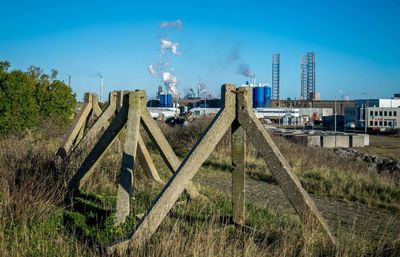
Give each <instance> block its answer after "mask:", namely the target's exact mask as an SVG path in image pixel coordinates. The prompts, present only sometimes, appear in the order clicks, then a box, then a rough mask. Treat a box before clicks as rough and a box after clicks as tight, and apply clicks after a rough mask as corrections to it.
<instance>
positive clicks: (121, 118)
mask: <svg viewBox="0 0 400 257" xmlns="http://www.w3.org/2000/svg"><path fill="white" fill-rule="evenodd" d="M128 97H129V96H128V95H125V96H124V101H125V102H126V103H127V102H128ZM127 115H128V104H124V105H123V106H122V108H121V110H120V111H119V112H118V114H117V115H116V117H115V118H114V119H113V121H112V122H111V123H110V125H109V126H108V127H107V129H106V131H104V133H103V134H102V135H101V137H100V139H99V140H98V142H97V143H96V144H95V146H94V147H93V149H92V150H91V152H90V153H89V155H88V156H87V157H86V159H85V160H84V162H83V163H82V165H81V167H80V168H79V169H78V171H77V172H76V173H75V174H74V176H73V177H72V179H71V180H70V182H69V184H68V194H72V193H74V191H77V190H79V189H80V187H81V186H82V185H83V183H84V182H85V181H86V180H87V178H88V177H89V176H90V174H92V172H93V170H94V168H95V167H96V166H97V164H98V163H99V161H100V160H101V158H102V157H103V156H104V153H105V152H106V150H107V149H108V147H109V146H110V145H111V144H112V143H113V142H114V140H115V139H116V138H117V136H118V134H119V133H120V131H121V130H122V129H123V128H124V126H125V124H126V120H127Z"/></svg>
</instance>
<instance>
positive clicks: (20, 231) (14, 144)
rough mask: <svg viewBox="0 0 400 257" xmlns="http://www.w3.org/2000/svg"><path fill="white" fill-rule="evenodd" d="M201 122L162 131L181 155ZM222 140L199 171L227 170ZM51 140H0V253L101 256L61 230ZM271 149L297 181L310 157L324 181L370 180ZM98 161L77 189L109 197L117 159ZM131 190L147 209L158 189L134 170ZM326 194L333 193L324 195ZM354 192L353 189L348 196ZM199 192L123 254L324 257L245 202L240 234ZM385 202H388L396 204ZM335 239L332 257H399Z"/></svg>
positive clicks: (328, 162)
mask: <svg viewBox="0 0 400 257" xmlns="http://www.w3.org/2000/svg"><path fill="white" fill-rule="evenodd" d="M207 122H208V121H201V120H199V121H198V123H195V124H193V127H187V128H185V127H181V128H178V127H177V128H174V129H170V128H165V131H166V134H167V137H168V139H169V140H170V141H171V143H172V145H173V147H174V149H175V150H176V151H177V152H179V153H180V154H181V156H182V155H184V154H185V153H186V152H187V150H188V149H189V147H190V145H192V144H193V142H194V141H195V140H196V137H198V136H199V135H200V133H201V132H202V130H203V128H204V126H206V125H207ZM194 127H195V128H194ZM177 131H178V132H177ZM177 135H179V137H177ZM177 138H179V140H178V139H177ZM224 140H225V141H224V142H222V143H221V144H220V146H219V147H218V149H217V150H216V151H215V153H213V155H212V156H211V157H210V158H209V160H208V162H207V165H206V167H205V168H203V169H213V170H219V171H226V170H227V169H228V166H229V158H226V157H227V156H229V154H228V152H224V150H222V149H223V148H224V147H226V146H227V145H229V138H228V139H226V138H225V139H224ZM59 141H60V137H59V136H58V135H57V136H56V137H49V136H40V135H39V134H36V133H31V134H30V135H29V136H19V137H13V136H10V137H7V138H2V139H0V255H1V256H99V255H103V254H102V252H99V251H98V250H97V249H96V248H94V247H93V246H92V245H91V242H90V241H87V240H85V239H82V238H79V237H78V236H77V235H75V234H74V232H73V231H72V232H71V230H69V229H67V227H66V226H65V225H64V220H63V214H64V213H65V208H64V206H63V203H62V199H63V197H62V196H63V194H64V191H63V186H64V185H65V181H64V175H63V174H60V173H61V171H60V169H59V167H58V166H57V165H56V164H55V163H54V153H55V152H56V150H57V146H58V143H59ZM277 141H279V139H277ZM278 145H279V146H280V148H281V150H282V152H283V153H284V154H285V155H286V156H287V157H288V158H289V161H290V163H291V165H292V166H293V167H294V170H295V172H296V173H298V174H299V175H300V177H302V174H307V173H306V172H305V171H307V170H312V169H310V166H309V164H307V159H308V158H310V159H311V157H313V158H316V159H321V160H316V161H315V162H312V163H313V166H312V167H314V168H315V169H317V168H319V170H318V171H317V173H318V174H319V175H321V176H322V177H325V176H326V177H327V179H326V181H328V182H329V181H331V180H332V179H333V178H331V177H329V172H330V171H332V170H335V169H337V170H340V171H341V172H348V173H346V174H348V175H349V176H350V174H352V173H354V174H356V175H355V176H361V177H365V178H363V179H365V180H366V181H368V177H369V176H371V174H369V173H367V172H365V170H364V169H363V167H361V166H360V167H358V166H356V167H354V165H352V164H346V163H343V160H340V159H336V158H335V157H333V156H330V155H329V154H327V153H321V154H317V155H316V154H315V153H314V154H312V153H311V152H310V153H308V152H304V151H299V153H297V154H298V155H297V156H301V155H302V154H303V155H302V156H304V157H302V158H303V160H302V161H298V160H297V159H296V156H293V157H291V156H288V155H290V154H293V152H290V151H295V150H296V148H295V147H294V146H292V145H289V146H286V145H285V142H278ZM297 150H299V149H297ZM225 151H226V150H225ZM248 155H249V158H248V164H249V166H250V170H252V172H253V176H254V177H257V176H258V177H259V178H261V179H266V180H268V179H269V178H270V175H269V174H268V172H265V169H264V168H265V166H263V163H262V161H261V160H260V159H259V158H258V157H257V155H256V154H255V153H254V150H252V149H251V148H250V151H249V153H248ZM106 157H107V158H106V159H105V160H104V161H103V162H102V168H103V169H102V171H101V172H99V171H97V172H95V173H94V174H93V176H92V178H91V179H90V181H89V182H88V183H87V184H86V185H85V190H87V191H90V192H94V193H99V192H103V193H106V194H110V195H115V188H116V186H115V181H116V171H118V170H119V163H118V161H117V160H118V159H119V158H118V155H111V154H110V155H107V156H106ZM158 159H159V158H158ZM308 163H309V162H308ZM156 165H157V166H158V167H159V169H160V172H161V173H162V177H163V178H164V179H166V178H167V177H168V171H167V170H166V168H165V166H163V167H161V163H158V162H157V163H156ZM321 167H323V168H324V169H327V171H326V173H327V174H324V173H322V172H321V170H323V169H322V168H321ZM331 167H335V169H332V168H331ZM351 176H353V175H351ZM305 177H307V176H305ZM357 178H358V177H357ZM303 179H304V176H303ZM343 179H345V177H343ZM359 180H360V179H357V181H359ZM303 181H304V180H303ZM326 181H324V182H323V183H326ZM371 181H375V183H377V181H378V182H379V183H383V184H382V187H386V186H387V183H389V182H387V181H386V178H380V177H376V178H373V179H372V180H371ZM307 183H308V182H307V181H306V184H307ZM368 183H370V182H368ZM371 183H372V182H371ZM379 183H378V184H379ZM310 185H311V183H310ZM334 188H337V189H338V190H341V189H340V188H339V186H337V185H334ZM352 188H356V187H354V186H353V187H352ZM135 189H136V190H137V192H145V195H148V196H147V197H142V198H140V199H144V200H143V201H144V202H143V204H145V205H146V204H147V205H149V204H150V202H151V200H152V199H154V197H155V195H156V193H157V191H158V190H160V187H158V186H155V185H154V184H152V183H151V182H150V181H149V180H148V179H146V178H144V177H143V175H142V174H141V173H140V170H138V172H136V174H135ZM324 190H326V189H324V188H318V189H315V191H316V192H319V193H321V194H323V192H325V191H324ZM391 190H392V189H391ZM341 191H342V192H344V190H341ZM327 192H330V193H327V194H334V193H332V192H333V191H332V190H331V191H329V190H328V191H327ZM359 192H360V191H359V190H358V189H357V190H355V191H354V192H352V193H353V194H358V193H359ZM202 193H203V194H206V195H207V196H208V199H209V201H207V202H203V201H191V202H189V203H187V204H183V205H177V206H175V207H174V209H173V210H172V212H171V215H170V216H169V217H168V218H167V219H166V220H165V221H164V222H163V223H162V226H161V227H160V228H159V230H158V231H157V233H156V234H155V235H154V237H153V238H152V240H151V242H150V243H149V244H146V246H144V247H142V248H137V249H133V250H132V251H131V252H130V254H129V255H128V256H206V257H207V256H209V257H211V256H326V255H327V254H328V253H329V252H327V250H326V248H325V247H324V245H325V244H326V242H324V239H323V237H322V236H321V234H320V233H319V232H318V231H309V230H307V229H306V228H305V227H304V226H302V225H301V223H300V221H299V219H298V217H297V216H295V215H290V214H282V213H277V212H275V211H273V210H269V209H265V208H261V207H258V206H255V205H252V204H251V203H249V204H248V206H247V210H248V213H247V215H248V217H247V222H248V224H249V225H251V226H252V227H256V228H257V230H243V229H241V228H238V227H236V226H234V225H232V224H231V222H230V213H231V205H230V200H229V198H227V197H226V196H225V195H221V194H220V193H217V192H215V191H212V190H209V189H202ZM137 197H138V195H137ZM341 197H344V196H341ZM368 197H370V195H368ZM393 199H394V198H390V199H389V200H388V201H393V202H394V201H397V200H393ZM397 203H398V202H397ZM339 237H340V239H341V241H342V242H343V244H342V245H341V247H340V249H339V250H338V252H337V253H336V256H383V255H384V256H398V254H399V250H398V249H400V248H399V246H398V244H399V243H398V242H397V243H396V242H387V241H385V240H382V242H378V243H377V244H376V243H375V244H372V243H371V242H370V241H368V240H367V239H362V238H360V237H359V236H357V235H355V234H354V233H353V232H351V231H350V232H349V231H347V232H346V231H342V232H341V233H340V235H339Z"/></svg>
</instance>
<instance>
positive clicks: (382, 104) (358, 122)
mask: <svg viewBox="0 0 400 257" xmlns="http://www.w3.org/2000/svg"><path fill="white" fill-rule="evenodd" d="M354 103H355V106H354V107H347V108H345V113H344V114H345V121H344V122H345V126H346V127H356V128H363V129H366V130H380V131H385V130H389V129H398V128H399V122H398V117H397V116H398V115H399V108H400V99H358V100H354Z"/></svg>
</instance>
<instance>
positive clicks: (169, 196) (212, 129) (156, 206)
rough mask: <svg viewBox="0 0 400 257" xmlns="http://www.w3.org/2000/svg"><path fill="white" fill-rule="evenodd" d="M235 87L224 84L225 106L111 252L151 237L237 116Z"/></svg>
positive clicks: (121, 249)
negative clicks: (128, 232)
mask: <svg viewBox="0 0 400 257" xmlns="http://www.w3.org/2000/svg"><path fill="white" fill-rule="evenodd" d="M233 89H234V87H233V86H230V85H225V86H223V91H222V93H223V94H222V95H223V96H225V97H224V98H225V106H224V107H223V108H221V110H220V112H219V113H218V114H217V116H216V117H215V119H213V121H212V122H211V124H210V125H209V126H208V127H207V129H206V130H205V131H204V132H203V134H202V135H201V136H200V138H199V140H198V141H197V143H196V144H195V146H194V147H193V149H192V150H191V151H190V152H189V154H188V155H187V156H186V158H185V159H184V160H183V162H182V163H181V165H180V166H179V168H178V169H177V171H176V172H175V173H174V174H173V176H172V177H171V178H170V180H169V181H168V182H167V184H166V185H165V186H164V188H163V189H162V191H161V192H160V193H159V195H158V196H157V198H156V200H155V202H154V203H153V204H152V206H151V208H150V210H149V211H148V213H146V214H145V216H144V217H143V219H142V220H141V222H140V223H139V224H138V225H137V226H136V228H135V230H134V231H133V233H132V234H131V235H129V236H128V238H126V239H124V240H122V241H120V242H117V243H115V244H113V245H111V246H110V247H109V248H108V250H109V251H110V252H112V251H115V250H118V251H124V250H126V249H127V248H128V246H129V244H131V243H133V244H143V243H144V242H146V241H147V240H149V239H150V237H151V236H152V234H153V233H154V232H155V230H156V229H157V228H158V227H159V225H160V224H161V222H162V220H164V218H165V217H166V216H167V214H168V212H169V211H170V210H171V208H172V207H173V205H174V204H175V202H176V201H177V199H178V198H179V196H180V195H181V194H182V192H183V191H184V189H185V188H186V187H187V186H188V185H189V182H190V181H191V179H192V178H193V177H194V175H195V174H196V173H197V171H198V169H199V168H200V166H201V165H202V164H203V162H204V161H205V160H206V159H207V158H208V156H209V155H210V154H211V152H212V151H213V150H214V148H215V147H216V145H217V144H218V142H219V141H220V140H221V138H222V137H223V136H224V134H225V133H226V131H227V130H228V129H229V128H230V125H231V124H232V122H233V120H234V119H235V106H236V99H235V94H234V93H233V92H232V90H233Z"/></svg>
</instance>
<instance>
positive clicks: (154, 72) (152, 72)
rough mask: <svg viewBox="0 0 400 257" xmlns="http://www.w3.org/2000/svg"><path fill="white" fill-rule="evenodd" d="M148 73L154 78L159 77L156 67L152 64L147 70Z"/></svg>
mask: <svg viewBox="0 0 400 257" xmlns="http://www.w3.org/2000/svg"><path fill="white" fill-rule="evenodd" d="M147 71H148V72H149V74H150V75H151V76H153V77H156V76H157V71H156V68H155V67H154V65H153V64H150V65H149V67H148V68H147Z"/></svg>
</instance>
